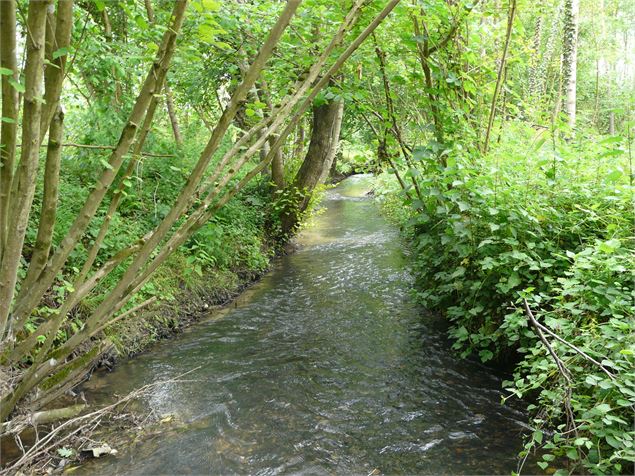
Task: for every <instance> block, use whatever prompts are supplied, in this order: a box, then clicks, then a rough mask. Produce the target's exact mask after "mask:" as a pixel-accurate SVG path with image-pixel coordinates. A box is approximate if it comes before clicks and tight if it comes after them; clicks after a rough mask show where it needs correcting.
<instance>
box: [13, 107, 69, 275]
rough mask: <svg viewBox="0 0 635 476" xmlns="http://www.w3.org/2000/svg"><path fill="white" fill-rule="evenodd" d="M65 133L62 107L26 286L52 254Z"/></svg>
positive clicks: (54, 125) (54, 129)
mask: <svg viewBox="0 0 635 476" xmlns="http://www.w3.org/2000/svg"><path fill="white" fill-rule="evenodd" d="M63 135H64V113H63V112H62V108H60V107H58V109H57V113H56V114H55V116H53V120H52V121H51V127H50V131H49V143H48V148H47V151H46V165H45V166H44V198H43V200H42V209H41V211H40V224H39V226H38V231H37V239H36V240H35V247H34V248H33V255H32V256H31V261H30V263H29V271H28V273H27V277H26V278H25V280H24V282H23V283H22V286H26V287H29V286H31V284H32V283H33V280H35V279H36V278H37V276H39V275H40V273H41V272H42V270H43V269H44V266H45V265H46V262H47V260H48V257H49V252H50V250H51V242H52V241H53V229H54V228H55V217H56V214H57V213H56V212H57V197H58V188H59V175H60V159H61V156H62V139H63Z"/></svg>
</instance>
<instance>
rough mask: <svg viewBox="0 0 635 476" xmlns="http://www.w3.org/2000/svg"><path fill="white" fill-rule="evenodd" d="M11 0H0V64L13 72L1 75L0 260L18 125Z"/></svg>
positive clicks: (4, 240)
mask: <svg viewBox="0 0 635 476" xmlns="http://www.w3.org/2000/svg"><path fill="white" fill-rule="evenodd" d="M15 12H16V10H15V1H14V0H7V1H0V67H2V68H6V69H10V70H11V71H13V74H12V75H4V74H3V75H2V117H3V118H6V119H3V120H2V122H1V124H0V262H2V255H3V252H4V249H5V244H6V239H7V232H8V226H9V221H8V214H9V208H10V207H9V200H10V198H11V194H10V193H9V192H10V190H11V184H12V182H13V169H14V168H15V147H16V136H17V125H18V91H17V90H16V89H15V88H14V87H13V86H12V85H11V84H10V83H9V81H10V80H12V81H15V82H16V83H17V81H18V65H17V59H16V31H15V26H16V16H15Z"/></svg>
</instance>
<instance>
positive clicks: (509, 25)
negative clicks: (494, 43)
mask: <svg viewBox="0 0 635 476" xmlns="http://www.w3.org/2000/svg"><path fill="white" fill-rule="evenodd" d="M574 1H577V0H574ZM515 15H516V0H510V4H509V15H508V16H507V32H506V34H505V46H504V47H503V54H502V56H501V60H500V65H499V67H498V76H497V78H496V86H495V87H494V95H493V96H492V104H491V106H490V110H489V120H488V122H487V129H486V130H485V141H484V142H483V154H487V148H488V147H489V140H490V135H491V133H492V126H493V125H494V117H495V116H496V103H497V102H498V95H499V93H500V90H501V87H502V86H503V79H504V74H503V73H504V72H505V65H506V63H507V52H508V51H509V42H510V40H511V36H512V28H513V26H514V16H515Z"/></svg>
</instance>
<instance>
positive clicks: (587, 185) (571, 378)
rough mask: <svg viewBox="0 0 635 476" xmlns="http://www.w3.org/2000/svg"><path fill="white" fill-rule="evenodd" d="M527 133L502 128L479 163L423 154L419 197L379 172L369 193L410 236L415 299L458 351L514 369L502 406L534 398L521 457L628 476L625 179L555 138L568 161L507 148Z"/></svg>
mask: <svg viewBox="0 0 635 476" xmlns="http://www.w3.org/2000/svg"><path fill="white" fill-rule="evenodd" d="M533 134H534V131H533V130H531V129H530V128H527V127H525V126H523V125H519V124H515V125H514V127H512V126H508V131H505V132H504V133H503V138H502V140H501V143H500V144H499V145H497V147H496V148H495V149H494V150H492V152H491V154H490V156H489V157H488V158H487V159H483V160H481V161H480V162H477V161H475V162H473V163H468V162H462V161H461V160H460V158H455V157H454V156H452V155H450V156H449V157H450V159H449V160H451V161H452V163H453V164H456V165H455V166H453V167H452V168H450V167H448V168H441V167H438V165H437V164H436V163H434V161H433V159H430V160H428V162H426V163H425V166H426V167H427V170H428V172H427V174H426V175H424V176H422V178H419V179H418V180H417V186H418V188H417V189H416V190H410V193H411V194H412V195H414V194H415V192H416V194H417V195H418V198H420V199H419V200H412V197H411V198H408V199H406V200H404V196H403V193H402V192H401V191H399V186H398V184H397V182H396V180H394V179H393V178H392V177H391V176H389V175H388V174H385V175H384V177H383V180H381V181H380V184H381V185H380V187H379V189H378V193H377V196H378V198H379V199H380V200H382V201H383V203H384V209H385V211H386V213H387V214H388V215H390V216H391V218H392V219H393V220H395V222H397V223H399V224H400V226H401V227H402V230H403V232H404V234H405V235H406V237H407V239H408V240H409V241H410V243H411V244H412V248H413V251H414V252H413V255H412V257H411V262H412V266H413V269H414V273H415V277H416V288H417V290H416V297H417V301H418V302H419V303H420V304H421V305H422V306H424V307H425V308H426V309H429V310H431V311H433V312H437V313H439V314H441V315H443V316H445V317H446V319H447V321H448V324H449V327H450V329H449V335H450V337H451V338H452V340H453V343H454V344H453V347H454V349H455V350H456V351H457V353H459V354H460V355H462V356H464V357H465V356H468V355H474V356H478V358H480V360H481V361H482V362H489V363H493V364H495V365H499V364H500V363H501V362H503V363H505V365H509V363H510V362H511V363H512V364H513V366H514V368H513V377H511V378H510V379H509V380H508V381H506V382H504V383H503V387H504V389H505V392H506V396H505V400H510V399H514V398H516V397H528V398H529V400H530V402H531V403H529V404H528V410H529V411H530V413H531V415H532V418H531V420H530V421H529V423H530V425H531V427H532V430H533V431H532V433H531V435H530V437H529V438H528V439H527V442H526V445H525V449H524V450H523V452H522V453H521V457H524V456H526V455H527V454H528V453H534V452H535V453H537V454H539V455H540V457H541V459H542V460H541V461H540V462H539V463H538V464H539V466H540V467H541V468H542V469H543V470H545V471H546V470H553V471H556V470H559V471H560V473H561V474H564V473H563V471H565V468H566V471H575V472H578V471H585V472H591V473H594V474H596V473H597V474H602V473H609V474H621V473H622V472H626V473H628V474H630V473H632V470H633V462H635V451H634V446H633V441H635V431H634V430H633V425H632V415H633V409H634V408H635V383H634V381H633V368H634V362H633V356H634V355H635V334H634V333H633V319H634V312H635V308H634V307H633V303H634V300H633V297H634V296H633V281H632V276H633V263H634V261H633V259H632V258H633V256H634V253H635V248H634V246H635V242H634V241H633V234H632V230H633V228H632V226H633V223H635V217H634V216H633V204H632V186H631V185H630V184H629V183H628V182H627V181H626V180H625V177H624V176H623V175H621V174H612V175H610V174H609V175H607V176H606V177H605V179H604V180H600V179H599V177H602V173H604V172H601V169H600V167H599V165H598V163H599V162H598V154H597V151H595V150H593V149H592V148H591V147H590V143H583V142H581V143H580V144H577V143H571V144H564V145H563V146H562V152H563V154H564V153H566V154H568V156H569V157H571V159H570V160H571V164H570V166H569V167H562V168H559V169H558V170H557V172H556V170H555V168H554V169H548V170H546V169H545V168H544V164H545V163H547V162H546V161H545V159H544V158H543V157H544V155H547V156H548V154H549V153H550V152H551V151H539V150H533V151H529V152H527V153H525V152H523V154H524V155H523V154H519V153H517V152H516V151H517V150H523V151H524V150H525V149H524V148H522V147H521V146H519V144H521V143H523V138H524V143H525V144H527V143H530V139H531V137H532V135H533ZM574 157H575V161H574V159H573V158H574ZM512 159H513V160H512ZM549 160H550V159H549ZM548 163H551V162H548ZM540 164H543V165H542V166H541V165H540ZM553 164H555V162H553ZM459 165H460V166H459ZM541 167H542V168H541ZM554 167H555V165H554ZM519 171H522V173H521V172H519ZM503 184H504V185H503ZM556 191H557V193H555V192H556Z"/></svg>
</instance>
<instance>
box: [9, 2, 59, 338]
mask: <svg viewBox="0 0 635 476" xmlns="http://www.w3.org/2000/svg"><path fill="white" fill-rule="evenodd" d="M49 4H50V1H45V2H31V3H29V10H28V21H27V22H28V23H27V27H28V31H29V35H28V37H27V41H26V50H27V56H26V65H25V68H24V77H25V92H24V113H23V116H22V151H21V154H20V162H19V164H18V169H17V171H16V175H15V179H14V180H13V184H12V186H11V190H10V194H11V197H12V198H11V207H10V210H8V211H7V221H8V227H7V237H6V245H5V248H4V250H3V253H2V262H1V263H0V338H2V337H3V336H4V331H5V326H6V325H7V323H8V317H9V310H10V309H11V302H12V300H13V295H14V292H15V285H16V282H17V278H18V268H19V266H20V258H21V257H22V246H23V245H24V237H25V235H26V227H27V224H28V221H29V215H30V214H31V205H32V203H33V196H34V194H35V184H36V180H37V169H38V159H39V153H40V151H39V149H40V119H41V113H42V102H41V100H40V98H41V96H42V93H43V83H44V76H43V72H44V41H45V31H46V14H47V10H48V7H49Z"/></svg>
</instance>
